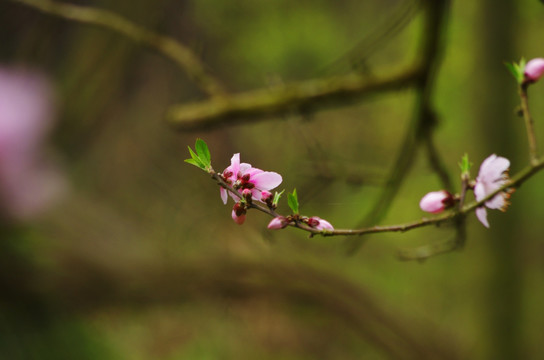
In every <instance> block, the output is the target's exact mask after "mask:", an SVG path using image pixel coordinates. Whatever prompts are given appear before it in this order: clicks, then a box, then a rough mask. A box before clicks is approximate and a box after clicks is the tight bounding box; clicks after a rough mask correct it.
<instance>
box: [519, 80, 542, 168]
mask: <svg viewBox="0 0 544 360" xmlns="http://www.w3.org/2000/svg"><path fill="white" fill-rule="evenodd" d="M528 85H529V84H528V83H522V84H520V86H519V97H520V99H521V112H522V113H523V119H524V120H525V127H526V129H527V139H528V140H529V159H530V161H531V164H532V165H533V166H534V165H536V164H537V163H538V154H537V148H536V137H535V130H534V124H533V118H532V117H531V113H530V112H529V99H528V96H527V87H528Z"/></svg>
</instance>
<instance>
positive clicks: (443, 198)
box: [419, 190, 454, 214]
mask: <svg viewBox="0 0 544 360" xmlns="http://www.w3.org/2000/svg"><path fill="white" fill-rule="evenodd" d="M453 204H454V199H453V196H452V195H451V194H450V193H449V192H447V191H446V190H440V191H432V192H430V193H428V194H427V195H425V196H424V197H423V198H422V199H421V201H420V202H419V207H420V208H421V210H423V211H426V212H429V213H432V214H438V213H439V212H442V211H444V209H446V208H448V207H451V206H453Z"/></svg>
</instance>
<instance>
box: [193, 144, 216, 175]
mask: <svg viewBox="0 0 544 360" xmlns="http://www.w3.org/2000/svg"><path fill="white" fill-rule="evenodd" d="M195 150H196V153H197V154H198V157H199V158H200V161H202V163H203V164H204V165H205V167H206V168H207V167H208V166H210V165H211V163H212V162H211V155H210V150H209V149H208V145H207V144H206V142H205V141H204V140H202V139H196V142H195Z"/></svg>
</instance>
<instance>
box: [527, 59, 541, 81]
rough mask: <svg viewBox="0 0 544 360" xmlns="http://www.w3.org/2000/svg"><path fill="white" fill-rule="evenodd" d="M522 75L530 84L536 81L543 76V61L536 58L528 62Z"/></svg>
mask: <svg viewBox="0 0 544 360" xmlns="http://www.w3.org/2000/svg"><path fill="white" fill-rule="evenodd" d="M523 73H524V75H525V79H526V80H528V81H530V82H535V81H537V80H538V79H540V78H541V77H542V75H544V59H543V58H536V59H532V60H529V62H528V63H527V64H526V65H525V69H524V71H523Z"/></svg>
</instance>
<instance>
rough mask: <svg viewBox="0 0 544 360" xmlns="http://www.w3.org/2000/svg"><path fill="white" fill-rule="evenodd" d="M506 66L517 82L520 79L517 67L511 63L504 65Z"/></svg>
mask: <svg viewBox="0 0 544 360" xmlns="http://www.w3.org/2000/svg"><path fill="white" fill-rule="evenodd" d="M504 66H506V68H507V69H508V70H509V71H510V72H511V73H512V75H513V76H514V78H515V79H516V80H517V79H518V69H517V66H515V65H514V64H511V63H509V62H505V63H504Z"/></svg>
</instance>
